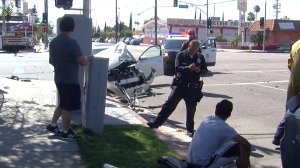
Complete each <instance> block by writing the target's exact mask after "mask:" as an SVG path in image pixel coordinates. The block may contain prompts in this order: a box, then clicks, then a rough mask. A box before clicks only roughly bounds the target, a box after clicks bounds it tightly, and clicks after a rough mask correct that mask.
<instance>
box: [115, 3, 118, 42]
mask: <svg viewBox="0 0 300 168" xmlns="http://www.w3.org/2000/svg"><path fill="white" fill-rule="evenodd" d="M118 27H119V25H118V0H116V29H115V32H116V43H117V41H118Z"/></svg>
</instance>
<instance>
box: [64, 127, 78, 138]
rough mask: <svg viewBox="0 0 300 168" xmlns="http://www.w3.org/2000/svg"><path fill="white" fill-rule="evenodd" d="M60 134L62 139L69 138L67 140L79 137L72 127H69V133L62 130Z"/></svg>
mask: <svg viewBox="0 0 300 168" xmlns="http://www.w3.org/2000/svg"><path fill="white" fill-rule="evenodd" d="M60 136H61V138H62V139H67V140H76V139H78V136H77V135H76V134H75V132H74V131H73V130H71V129H69V131H68V132H67V133H64V132H63V131H62V132H61V135H60Z"/></svg>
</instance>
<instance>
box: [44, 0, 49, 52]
mask: <svg viewBox="0 0 300 168" xmlns="http://www.w3.org/2000/svg"><path fill="white" fill-rule="evenodd" d="M44 2H45V13H46V16H47V23H46V32H45V49H47V48H48V0H45V1H44Z"/></svg>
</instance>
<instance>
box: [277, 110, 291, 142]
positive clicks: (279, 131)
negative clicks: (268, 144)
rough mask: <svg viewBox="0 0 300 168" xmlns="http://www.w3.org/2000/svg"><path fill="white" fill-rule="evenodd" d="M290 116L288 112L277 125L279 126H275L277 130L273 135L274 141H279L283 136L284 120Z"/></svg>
mask: <svg viewBox="0 0 300 168" xmlns="http://www.w3.org/2000/svg"><path fill="white" fill-rule="evenodd" d="M290 115H291V113H290V112H289V111H287V112H286V113H285V115H284V117H283V119H282V120H281V122H280V123H279V125H278V126H277V130H276V133H275V135H274V139H275V140H279V141H280V140H281V139H282V137H283V135H284V128H285V121H286V119H287V118H288V117H289V116H290Z"/></svg>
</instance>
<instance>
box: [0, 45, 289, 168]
mask: <svg viewBox="0 0 300 168" xmlns="http://www.w3.org/2000/svg"><path fill="white" fill-rule="evenodd" d="M128 48H129V50H130V51H131V52H132V53H133V55H134V56H135V57H138V56H139V55H140V54H141V53H142V51H143V50H144V49H146V47H145V46H142V47H140V46H129V47H128ZM287 58H288V54H286V53H272V54H270V53H236V52H218V54H217V64H216V66H214V67H209V70H210V72H209V73H208V74H207V75H206V76H205V77H204V83H205V85H204V87H203V92H204V97H203V99H202V100H201V102H200V103H199V104H198V106H197V112H196V115H195V128H197V126H198V125H199V123H200V122H201V120H202V119H204V118H205V117H206V116H209V115H212V114H213V113H214V109H215V105H216V103H217V102H219V101H220V100H222V99H229V100H231V101H232V102H233V104H234V109H233V113H232V116H231V118H230V119H229V120H228V123H229V124H230V125H231V126H232V127H234V128H235V129H236V130H237V131H238V132H239V133H240V134H242V135H243V136H245V137H246V138H247V139H249V140H250V142H251V143H252V145H253V151H252V157H251V161H252V165H253V167H260V168H262V167H268V168H275V167H281V166H280V165H281V164H280V154H279V151H278V150H275V147H274V146H273V145H272V144H271V140H272V137H273V134H274V132H275V129H276V126H277V124H278V123H279V121H280V120H281V118H282V116H283V113H284V109H285V99H286V88H287V82H288V79H289V71H288V69H287ZM11 75H17V76H18V77H20V78H33V79H39V80H53V68H52V67H51V66H50V65H49V63H48V53H47V52H45V53H19V54H18V55H17V56H14V54H5V53H0V76H1V77H10V76H11ZM171 80H172V77H168V76H160V77H156V78H155V80H154V82H153V83H152V86H151V90H150V92H149V93H148V94H147V95H144V96H141V97H139V103H140V105H141V106H142V107H145V108H146V109H148V110H149V111H150V113H146V112H141V113H140V114H141V116H143V117H144V118H146V119H148V120H151V119H152V118H153V116H156V114H157V113H158V112H159V110H160V108H161V105H162V104H163V102H164V101H165V100H166V99H167V97H168V95H169V93H170V83H171ZM185 116H186V114H185V104H184V101H182V102H181V103H180V104H179V105H178V107H177V108H176V110H175V111H174V113H173V114H172V115H171V116H170V118H169V120H168V121H167V123H166V125H172V126H174V127H175V128H176V129H178V130H185Z"/></svg>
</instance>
